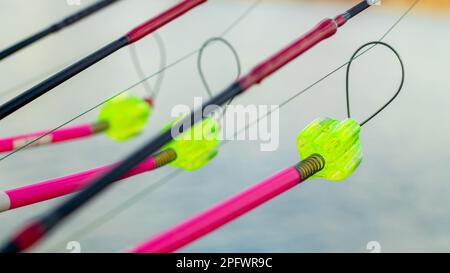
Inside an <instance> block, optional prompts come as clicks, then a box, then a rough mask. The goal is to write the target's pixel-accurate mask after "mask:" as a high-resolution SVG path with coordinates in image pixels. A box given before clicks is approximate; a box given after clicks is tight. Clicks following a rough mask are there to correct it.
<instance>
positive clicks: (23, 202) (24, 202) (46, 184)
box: [0, 118, 220, 212]
mask: <svg viewBox="0 0 450 273" xmlns="http://www.w3.org/2000/svg"><path fill="white" fill-rule="evenodd" d="M169 125H170V124H169ZM169 128H170V126H166V130H167V129H169ZM219 128H220V125H219V123H218V122H217V121H216V120H214V119H212V118H209V119H205V120H204V121H203V122H201V123H199V124H197V125H196V126H194V127H192V128H190V130H188V131H186V132H185V133H184V134H183V135H181V136H179V137H178V138H177V139H175V140H173V141H172V142H171V143H169V144H168V145H166V146H165V147H164V149H163V151H161V152H159V153H157V154H155V155H154V156H150V157H148V158H147V159H146V160H144V161H143V162H141V163H140V164H139V165H138V166H137V167H135V168H134V169H133V170H131V171H130V172H128V173H126V174H125V175H123V176H122V177H120V179H118V180H117V181H119V180H123V179H126V178H129V177H132V176H135V175H138V174H142V173H145V172H150V171H153V170H156V169H158V168H161V167H163V166H166V165H168V164H170V165H172V166H174V167H177V168H179V169H182V170H185V171H195V170H198V169H200V168H202V167H203V166H205V165H206V164H208V163H209V162H210V161H211V160H212V159H213V158H214V157H215V156H216V155H217V153H218V145H219V132H220V129H219ZM118 164H119V163H115V164H110V165H106V166H102V167H98V168H95V169H91V170H87V171H83V172H79V173H76V174H71V175H67V176H64V177H60V178H55V179H50V180H47V181H43V182H39V183H35V184H31V185H27V186H23V187H19V188H16V189H10V190H6V191H0V212H4V211H7V210H13V209H17V208H20V207H24V206H29V205H33V204H36V203H40V202H44V201H47V200H50V199H54V198H57V197H61V196H65V195H68V194H71V193H74V192H77V191H80V190H81V189H82V188H84V187H85V186H87V185H88V184H89V183H90V182H92V181H93V179H95V178H96V177H99V176H100V175H101V174H103V173H105V172H106V171H109V170H111V169H113V168H114V167H116V166H117V165H118Z"/></svg>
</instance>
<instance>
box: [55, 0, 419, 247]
mask: <svg viewBox="0 0 450 273" xmlns="http://www.w3.org/2000/svg"><path fill="white" fill-rule="evenodd" d="M419 2H420V0H415V1H414V3H413V4H412V5H411V7H410V8H408V9H407V10H406V11H405V12H404V13H403V15H402V16H401V17H399V19H398V20H397V21H396V22H395V23H394V24H393V25H392V26H391V27H390V28H389V29H388V30H387V31H386V32H385V33H384V34H383V35H382V36H381V38H380V39H379V41H382V40H384V39H385V38H386V37H387V36H388V35H389V34H390V33H391V32H392V31H393V30H394V29H395V27H396V26H397V25H398V24H399V23H400V22H401V21H403V19H404V18H405V17H406V16H407V15H408V14H409V13H410V12H411V10H413V8H414V7H415V6H416V5H417V4H418V3H419ZM375 46H376V45H374V46H371V47H369V48H368V49H366V50H364V51H362V52H361V53H360V54H359V55H357V56H356V57H355V58H354V60H356V59H357V58H358V57H360V56H362V55H364V54H366V53H367V52H369V51H370V50H371V49H373V48H374V47H375ZM348 63H349V62H348V61H347V62H345V63H344V64H342V65H340V66H338V67H336V68H335V69H333V70H332V71H331V72H329V73H327V74H325V75H324V76H323V77H321V78H320V79H319V80H317V81H315V82H314V83H312V84H311V85H309V86H307V87H306V88H304V89H302V90H301V91H299V92H297V93H296V94H295V95H294V96H292V97H290V98H289V99H287V100H285V101H284V102H283V103H281V104H280V105H279V106H278V107H277V108H276V109H274V110H271V111H268V112H267V113H266V114H264V115H261V116H260V117H258V118H257V119H256V120H255V121H253V122H251V123H249V124H248V125H247V126H245V127H243V128H241V129H240V130H238V131H236V132H235V133H234V137H236V136H237V135H239V134H241V133H243V132H245V131H247V130H248V129H249V128H250V127H252V126H254V125H256V124H259V122H260V121H261V120H263V119H265V118H267V117H270V116H271V115H272V113H273V112H274V111H277V110H279V109H281V108H283V107H284V106H286V105H287V104H289V103H290V102H292V101H293V100H295V99H296V98H298V97H299V96H300V95H302V94H304V93H306V92H307V91H308V90H310V89H312V88H313V87H314V86H316V85H317V84H319V83H320V82H322V81H324V80H325V79H327V78H328V77H330V76H331V75H333V74H335V73H336V72H338V71H339V70H341V69H342V68H344V67H345V66H347V65H348ZM230 142H231V141H229V140H226V141H223V142H221V143H220V144H219V145H220V147H223V146H225V145H227V144H228V143H230ZM182 173H183V172H181V171H180V170H174V171H172V172H171V174H173V177H171V178H169V179H168V180H167V181H165V182H161V180H158V181H157V182H155V183H158V184H157V185H156V186H155V185H154V184H151V185H149V186H147V187H146V188H144V189H143V190H142V192H144V193H142V192H139V193H137V194H135V195H132V196H130V197H129V198H128V199H126V200H125V201H123V202H121V203H120V204H118V205H117V206H116V207H114V208H113V209H111V210H109V211H108V212H106V213H105V214H103V215H101V216H100V217H98V218H96V219H94V221H93V222H90V223H88V224H87V225H85V226H84V227H83V228H81V229H80V230H78V231H76V232H74V233H72V234H71V235H69V236H67V237H66V238H67V239H65V240H61V241H60V242H61V243H59V245H61V244H63V243H65V242H67V241H69V240H72V239H77V240H80V239H81V238H85V237H86V236H87V235H88V234H90V233H92V232H93V231H95V230H97V229H98V228H100V227H102V226H104V225H105V224H107V223H109V222H110V221H111V220H113V219H114V218H116V217H117V216H119V214H121V213H124V212H125V211H126V210H128V209H129V208H130V207H132V206H134V205H135V204H136V203H137V202H139V201H140V200H142V199H143V198H145V197H147V196H148V195H149V194H152V193H154V192H155V191H156V190H158V189H159V188H160V187H162V186H164V185H166V184H168V183H169V182H170V180H172V179H175V178H176V177H178V176H180V175H181V174H182ZM99 219H101V221H100V220H99ZM56 248H57V245H54V246H53V247H52V248H51V249H56Z"/></svg>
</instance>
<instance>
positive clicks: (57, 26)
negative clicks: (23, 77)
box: [0, 0, 120, 61]
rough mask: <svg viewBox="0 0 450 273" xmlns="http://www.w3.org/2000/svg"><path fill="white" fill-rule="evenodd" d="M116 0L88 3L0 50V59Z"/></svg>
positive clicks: (116, 0)
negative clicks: (82, 7)
mask: <svg viewBox="0 0 450 273" xmlns="http://www.w3.org/2000/svg"><path fill="white" fill-rule="evenodd" d="M118 1H120V0H101V1H98V2H96V3H94V4H92V5H90V6H89V7H87V8H85V9H82V10H80V11H78V12H76V13H74V14H72V15H70V16H68V17H66V18H64V19H63V20H61V21H59V22H57V23H54V24H52V25H50V26H49V27H47V28H45V29H43V30H41V31H39V32H37V33H35V34H33V35H31V36H29V37H28V38H25V39H23V40H22V41H20V42H17V43H16V44H14V45H12V46H10V47H8V48H6V49H4V50H2V51H0V61H1V60H3V59H5V58H7V57H9V56H11V55H12V54H14V53H16V52H18V51H19V50H22V49H24V48H25V47H27V46H29V45H32V44H34V43H35V42H37V41H39V40H41V39H43V38H45V37H47V36H49V35H51V34H54V33H56V32H58V31H60V30H62V29H64V28H66V27H68V26H70V25H72V24H74V23H76V22H79V21H81V20H82V19H84V18H86V17H88V16H89V15H92V14H94V13H96V12H98V11H100V10H102V9H103V8H106V7H108V6H110V5H111V4H114V3H116V2H118Z"/></svg>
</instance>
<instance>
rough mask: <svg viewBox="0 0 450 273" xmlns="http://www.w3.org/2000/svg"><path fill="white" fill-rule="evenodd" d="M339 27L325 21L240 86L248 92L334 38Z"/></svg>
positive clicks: (251, 74)
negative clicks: (279, 70) (319, 44)
mask: <svg viewBox="0 0 450 273" xmlns="http://www.w3.org/2000/svg"><path fill="white" fill-rule="evenodd" d="M338 27H339V26H338V23H337V22H336V21H335V20H333V19H325V20H323V21H322V22H320V23H319V24H318V25H317V26H316V27H314V28H313V29H312V30H310V31H309V32H307V33H306V34H304V35H303V36H302V37H300V38H299V39H297V40H296V41H295V42H294V43H292V44H291V45H290V46H288V47H287V48H285V49H283V50H281V51H280V52H278V53H276V54H275V55H273V56H272V57H271V58H269V59H268V60H267V61H265V62H263V63H261V64H259V65H258V66H256V67H255V68H253V69H252V70H251V71H250V72H249V73H248V74H247V75H245V76H243V77H242V78H241V79H240V80H239V86H240V87H241V88H242V89H243V90H246V89H248V88H250V87H251V86H253V85H255V84H259V83H261V82H262V80H264V79H265V78H267V77H268V76H270V75H271V74H272V73H274V72H276V71H277V70H278V69H280V68H281V67H283V66H285V65H286V64H288V63H289V62H291V61H292V60H294V59H295V58H297V57H298V56H300V55H301V54H303V53H305V52H306V51H308V50H309V49H311V48H312V47H314V46H315V45H317V44H318V43H320V42H321V41H323V40H325V39H327V38H329V37H331V36H333V35H334V34H335V33H336V32H337V29H338Z"/></svg>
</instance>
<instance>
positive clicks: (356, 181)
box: [0, 0, 450, 252]
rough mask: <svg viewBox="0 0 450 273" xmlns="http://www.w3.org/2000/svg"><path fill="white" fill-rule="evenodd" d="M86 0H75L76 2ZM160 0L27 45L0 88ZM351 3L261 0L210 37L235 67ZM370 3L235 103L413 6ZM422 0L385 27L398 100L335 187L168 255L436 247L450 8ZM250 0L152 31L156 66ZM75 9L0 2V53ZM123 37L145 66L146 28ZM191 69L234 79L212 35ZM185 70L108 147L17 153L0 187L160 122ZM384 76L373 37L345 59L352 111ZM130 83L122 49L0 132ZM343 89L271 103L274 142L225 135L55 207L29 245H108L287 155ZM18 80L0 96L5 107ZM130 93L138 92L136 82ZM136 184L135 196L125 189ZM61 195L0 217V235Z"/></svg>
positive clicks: (449, 247) (80, 145)
mask: <svg viewBox="0 0 450 273" xmlns="http://www.w3.org/2000/svg"><path fill="white" fill-rule="evenodd" d="M92 2H93V1H91V0H89V1H88V0H82V2H81V3H82V6H81V7H83V6H84V5H88V4H90V3H92ZM176 2H177V1H174V0H165V1H146V0H127V1H121V2H120V3H119V4H116V5H114V6H112V7H111V8H108V9H106V10H105V11H102V12H101V13H99V14H97V15H95V16H93V17H90V18H89V19H87V20H85V21H83V22H81V23H79V24H77V25H76V26H73V27H71V28H70V29H67V30H65V31H63V32H61V33H59V34H57V35H53V36H52V37H50V38H48V39H45V40H44V41H42V42H39V43H38V44H36V45H34V46H33V47H30V48H28V49H26V50H24V51H22V52H20V53H19V54H17V55H15V56H13V57H11V58H8V59H6V60H5V61H3V62H1V63H0V86H1V90H8V89H9V88H11V87H13V86H15V85H17V84H19V83H23V82H26V81H27V80H29V79H31V78H34V77H36V76H39V75H41V74H42V73H43V72H47V73H48V72H51V71H52V69H53V71H56V70H57V69H55V68H57V67H59V66H64V65H67V64H69V63H71V62H72V61H74V60H76V59H77V58H79V57H82V56H84V55H86V54H87V53H89V52H91V51H93V50H95V49H97V48H99V47H101V46H103V45H104V44H106V43H107V42H109V41H111V40H113V39H115V38H117V37H119V36H121V35H122V34H123V33H125V32H126V31H128V30H129V29H130V28H132V27H133V26H135V25H137V24H139V23H140V22H142V21H144V20H146V19H147V18H149V17H150V16H153V15H155V14H157V13H159V12H160V11H162V10H164V9H166V8H168V7H169V6H171V5H173V4H174V3H176ZM354 2H356V1H343V2H341V1H269V0H266V1H262V2H261V4H260V5H258V6H257V7H256V8H255V9H254V10H253V11H252V12H251V13H249V14H248V16H246V17H245V18H244V19H243V20H242V21H241V22H240V24H239V25H237V26H236V27H235V28H234V29H232V30H231V31H230V32H229V33H228V34H227V36H226V38H227V39H228V40H229V41H230V43H232V44H233V45H234V46H235V47H236V49H237V51H238V53H239V55H240V57H241V61H242V65H243V69H244V71H247V70H248V69H249V68H251V67H252V66H253V65H255V64H256V63H257V62H258V61H260V60H263V59H264V58H266V57H267V56H268V55H269V54H271V53H273V52H274V51H276V50H278V49H279V48H281V47H282V46H284V45H286V44H287V43H289V42H291V41H292V40H293V39H294V38H296V37H298V36H299V35H300V34H302V33H304V32H305V31H307V30H309V29H310V28H311V27H312V26H313V25H314V24H315V23H316V22H318V21H319V20H321V19H323V18H324V17H329V16H333V15H336V14H338V13H341V12H342V11H343V10H345V9H346V8H347V7H348V6H349V5H351V4H353V3H354ZM384 2H385V3H386V4H387V5H382V6H381V7H376V8H373V9H371V10H370V11H368V12H365V13H363V14H361V15H360V16H359V17H358V18H356V19H355V20H353V21H352V22H350V23H349V24H348V25H347V26H345V27H344V28H342V29H341V30H340V31H339V33H338V34H337V35H336V36H335V37H333V38H331V39H330V40H328V41H326V42H324V43H322V44H321V45H319V46H317V47H316V48H314V50H312V51H310V52H309V53H308V54H306V55H304V56H303V57H301V58H300V59H298V60H296V61H294V62H293V63H292V64H290V65H289V66H287V67H286V68H285V69H283V70H282V71H280V72H279V73H277V74H276V75H274V76H273V77H271V78H270V79H269V80H267V81H265V82H264V83H263V84H262V85H261V86H258V87H256V88H253V89H252V91H251V92H248V93H247V94H245V95H243V96H242V97H240V98H239V99H238V100H237V101H236V103H240V104H244V105H247V104H254V103H256V104H263V105H264V104H269V105H272V104H279V103H281V102H283V101H284V100H286V99H287V98H289V97H290V96H292V95H294V94H295V93H296V92H298V91H300V90H302V89H303V88H305V87H307V86H308V85H310V84H312V83H313V82H315V81H316V80H318V79H319V78H321V77H322V76H323V75H324V74H326V73H328V72H330V71H331V70H333V69H334V68H336V67H337V66H339V65H341V64H343V63H345V62H346V61H347V60H348V59H349V58H350V56H351V55H352V53H353V52H354V51H355V50H356V49H357V48H358V47H359V46H360V45H362V44H363V43H365V42H368V41H373V40H377V39H379V38H380V37H381V35H383V34H384V32H385V31H386V30H387V29H388V28H389V27H390V26H391V25H392V24H393V23H394V22H395V21H396V20H397V19H398V18H399V17H400V16H401V14H402V13H403V12H404V11H405V9H406V8H407V6H408V5H410V4H411V3H412V2H413V1H403V2H405V5H403V6H395V7H390V6H389V2H394V1H384ZM430 2H433V1H426V0H424V1H422V3H421V4H419V6H418V7H417V9H414V10H413V11H412V12H411V13H410V14H409V15H408V16H407V17H406V18H405V19H404V20H403V21H402V22H401V23H400V24H399V25H398V26H397V27H396V28H395V29H394V30H393V31H392V33H390V34H389V36H388V37H387V38H386V41H387V42H389V43H390V44H392V45H393V46H394V47H395V48H396V49H397V50H398V51H399V53H400V54H401V56H402V57H403V59H404V62H405V66H406V73H407V78H406V82H405V87H404V90H403V93H402V95H401V96H400V97H399V99H398V100H397V101H395V103H394V104H393V105H392V106H391V107H390V108H388V110H386V111H385V112H383V113H382V114H381V115H380V116H379V117H377V118H376V119H375V120H374V121H372V122H371V123H369V124H368V125H367V126H366V127H365V128H364V129H363V131H362V135H361V140H362V144H363V149H364V153H365V158H364V161H363V164H362V165H361V167H360V168H359V169H358V170H357V171H356V173H355V174H354V175H353V176H352V177H351V178H349V179H347V180H346V181H343V182H341V183H331V182H327V181H323V180H314V181H310V182H308V183H305V184H303V185H301V186H299V187H297V188H295V189H293V190H291V191H290V192H288V193H286V194H283V195H282V196H280V197H279V198H276V199H275V200H273V201H271V202H270V203H268V204H266V205H264V206H262V207H260V208H258V209H256V210H255V211H253V212H251V213H249V214H248V215H246V216H244V217H242V218H240V219H238V220H237V221H235V222H233V223H231V224H229V225H227V226H225V227H224V228H222V229H220V230H218V231H216V232H214V233H212V234H210V235H209V236H207V237H205V238H203V239H201V240H199V241H198V242H196V243H194V244H192V245H190V246H189V247H187V248H185V249H183V250H182V251H186V252H192V251H196V252H197V251H200V252H249V251H251V252H311V251H312V252H367V249H366V245H367V243H368V242H370V241H377V242H379V243H380V244H381V246H382V250H383V251H386V252H400V251H406V252H417V251H423V252H448V251H450V217H448V215H450V207H449V206H448V201H449V196H450V169H449V165H450V164H449V163H450V153H449V151H450V137H449V135H450V122H449V121H448V118H449V117H450V107H449V102H450V95H449V91H450V81H449V70H448V64H449V61H450V55H449V53H448V49H449V48H450V39H449V37H450V16H449V13H448V12H446V11H443V10H439V9H431V10H430V9H422V7H423V8H425V7H427V6H428V4H429V3H430ZM252 3H253V1H250V0H249V1H237V0H236V1H234V0H211V1H209V3H207V4H205V5H204V6H202V7H199V8H198V9H196V10H195V11H193V12H191V13H190V14H188V15H187V16H184V17H183V18H181V19H179V20H177V21H176V22H174V23H171V24H170V25H168V26H167V27H164V28H163V29H162V30H161V31H159V32H158V33H159V34H160V35H161V36H162V37H163V39H164V41H165V43H166V47H167V51H168V58H169V62H173V61H175V60H177V59H178V58H180V57H182V56H184V55H185V54H187V53H189V52H191V51H193V50H194V49H197V48H198V47H200V45H201V44H202V43H203V42H204V41H205V40H207V39H208V38H210V37H213V36H217V35H220V34H221V33H222V32H223V31H224V30H225V29H226V28H227V27H228V26H229V24H231V23H232V22H233V21H234V20H235V19H236V18H238V17H239V16H240V15H241V14H242V13H243V12H244V11H245V10H247V9H248V8H249V7H250V6H251V5H252ZM427 3H428V4H427ZM81 7H78V6H70V5H68V4H67V3H66V1H63V0H39V1H29V0H16V1H10V0H0V14H1V16H0V21H1V23H2V28H1V35H0V48H4V47H6V46H7V45H9V44H11V43H12V42H14V41H17V40H19V39H20V38H22V37H24V36H26V35H27V34H30V33H32V32H34V31H36V30H38V29H40V28H41V27H42V26H46V25H48V24H50V23H51V22H53V21H55V20H58V19H60V18H62V17H64V16H65V15H68V14H70V13H72V12H74V11H75V10H77V9H79V8H81ZM136 47H137V50H138V53H139V57H140V58H141V62H142V63H143V65H144V69H145V73H146V74H147V75H150V74H152V73H154V72H155V71H157V68H158V65H159V64H158V59H159V57H158V50H157V47H156V45H155V42H154V39H152V38H151V37H148V38H145V39H143V40H142V41H140V42H139V43H138V44H137V45H136ZM204 64H205V70H206V71H207V73H206V74H207V78H208V80H209V82H210V83H211V86H212V88H213V89H214V90H217V91H218V90H220V89H222V88H223V87H225V86H227V85H228V83H229V82H231V81H232V80H233V79H234V77H235V73H236V72H235V69H236V68H235V63H234V60H233V59H232V58H231V54H230V53H229V51H227V50H226V49H225V48H224V47H223V46H219V45H217V46H211V47H210V48H209V49H208V50H207V52H206V53H205V60H204ZM195 67H196V58H195V57H191V58H189V59H188V60H186V61H184V62H182V63H180V64H178V65H176V66H174V67H173V68H170V69H169V70H167V71H166V73H165V80H164V82H163V85H162V90H161V96H160V98H159V99H158V101H157V107H156V109H155V112H154V114H153V116H152V119H151V122H150V124H149V126H148V128H147V129H146V131H145V133H144V134H142V135H141V136H139V137H138V138H136V139H134V140H132V141H130V142H126V143H114V142H112V141H109V140H108V139H107V138H106V137H105V136H98V137H93V138H89V139H87V140H82V141H74V142H69V143H65V144H61V145H53V146H51V147H42V148H37V149H32V150H28V151H23V152H19V153H17V154H15V155H14V156H11V157H9V158H7V159H5V160H3V161H1V162H0V188H1V189H9V188H14V187H18V186H21V185H26V184H29V183H31V182H36V181H41V180H45V179H49V178H54V177H59V176H63V175H66V174H69V173H74V172H78V171H82V170H85V169H89V168H93V167H97V166H100V165H105V164H108V163H112V162H115V161H117V160H120V159H122V158H124V157H125V156H126V155H128V154H129V153H130V152H131V151H133V150H134V149H136V148H137V147H139V146H140V145H142V143H144V142H145V141H147V140H148V139H149V138H150V137H151V136H153V135H154V134H155V133H157V132H158V130H159V128H161V126H163V125H164V124H165V123H167V122H168V121H169V120H170V111H169V110H170V109H171V108H172V107H173V106H174V105H177V104H180V103H182V104H187V105H192V104H193V100H192V98H193V96H205V92H204V88H203V86H202V84H201V81H200V78H199V76H198V73H197V72H196V69H195ZM41 78H44V76H43V75H41ZM399 79H400V69H399V66H398V62H397V60H396V59H395V58H394V57H393V56H392V53H390V52H389V51H387V50H386V49H384V48H375V49H374V50H372V51H371V52H370V53H368V54H366V55H365V56H364V57H362V58H361V59H360V60H358V61H357V63H355V65H354V67H353V72H352V78H351V81H352V83H351V84H352V91H353V94H352V103H353V105H354V106H353V109H354V110H353V112H354V116H355V118H356V119H357V120H362V119H363V118H364V117H366V116H368V115H369V114H370V113H372V112H373V111H374V110H375V109H376V108H377V107H378V106H379V105H381V104H382V103H383V102H385V101H386V100H387V98H388V97H389V96H391V94H392V92H394V91H395V88H396V87H397V85H398V82H399ZM138 80H139V79H138V77H137V75H136V73H135V71H134V69H133V66H132V63H131V61H130V55H129V51H128V50H127V49H123V50H121V51H119V52H117V53H116V54H114V55H112V56H111V57H109V58H107V59H105V60H103V61H101V62H100V63H98V64H97V65H95V66H93V67H92V68H90V69H88V70H86V71H85V72H83V73H81V74H80V75H78V76H76V77H74V78H73V79H71V80H69V81H68V82H66V83H64V84H62V85H61V86H59V87H57V88H55V89H54V90H53V91H52V92H50V93H49V94H47V95H45V96H43V97H41V98H40V99H38V100H36V101H35V102H33V103H32V104H30V105H29V106H27V107H25V108H23V109H21V110H20V111H18V112H17V113H15V114H14V115H12V116H10V117H9V118H7V119H5V120H3V121H1V125H0V135H1V136H9V135H13V134H17V133H23V132H29V131H35V130H41V129H46V128H53V127H55V126H57V125H59V124H61V123H63V122H65V121H66V120H68V119H70V118H72V117H73V116H75V115H77V114H78V113H80V112H83V111H84V110H86V109H88V108H90V107H92V106H93V105H96V104H97V103H98V102H100V101H102V100H104V99H105V98H107V97H109V96H111V95H113V94H115V93H117V92H118V91H121V90H123V89H125V88H127V87H128V86H130V85H131V84H132V83H134V82H136V81H138ZM151 82H152V81H151ZM344 84H345V71H344V70H340V71H339V72H338V73H335V74H334V75H332V76H331V77H329V78H328V79H326V80H325V81H323V82H321V83H320V84H318V85H317V86H315V87H314V88H313V89H311V90H309V91H308V92H307V93H305V94H304V95H302V96H301V97H299V98H298V99H296V100H295V101H293V102H291V103H290V104H289V105H287V106H286V107H284V108H283V109H282V110H281V113H280V147H279V149H278V150H276V151H274V152H261V151H260V145H259V144H260V143H259V142H256V141H235V142H232V143H230V144H227V145H226V146H224V148H223V149H222V150H221V151H220V154H219V156H218V157H217V158H216V159H214V160H213V161H212V162H211V164H209V165H208V166H206V167H205V168H203V169H201V170H199V171H196V172H187V173H182V174H181V175H179V176H178V177H176V178H174V179H171V180H164V179H163V177H164V176H165V175H167V174H169V173H171V172H172V171H173V169H171V167H168V168H166V169H161V170H158V171H156V172H154V173H151V174H143V175H140V176H137V177H134V178H131V179H128V180H126V181H124V182H122V183H119V184H116V185H115V186H114V187H112V188H111V189H109V191H108V192H107V193H105V194H103V195H101V197H99V198H97V199H96V200H95V201H94V202H92V203H91V204H89V206H87V207H85V208H84V209H83V210H82V211H81V212H80V213H78V214H77V215H76V216H75V217H72V218H70V220H69V221H67V222H66V223H65V225H64V226H63V227H61V228H59V229H58V231H57V232H56V233H54V234H53V236H51V238H50V239H49V240H46V241H45V242H44V244H41V245H39V246H38V247H37V248H35V249H33V251H36V252H42V251H60V252H65V251H67V250H66V249H65V244H66V242H68V241H79V242H80V243H81V245H82V251H84V252H111V251H120V250H123V249H126V248H127V247H130V246H132V245H134V244H136V243H137V242H139V241H141V240H143V239H145V238H147V237H149V236H150V235H152V234H154V233H156V232H158V231H161V230H163V229H164V228H167V227H169V226H171V225H172V224H175V223H177V222H179V221H180V220H182V219H184V218H186V217H188V216H191V215H193V214H194V213H196V212H198V211H200V210H202V209H204V208H206V207H208V206H210V205H212V204H214V203H216V202H218V201H220V200H222V199H224V198H226V197H228V196H230V195H232V194H234V193H236V192H238V191H240V190H242V189H244V188H246V187H248V186H249V185H251V184H254V183H256V182H257V181H259V180H261V179H263V178H265V177H267V176H269V175H270V174H273V173H275V172H277V171H278V170H281V169H283V168H286V167H288V166H291V165H293V164H295V163H296V162H297V161H298V154H297V151H296V147H295V139H296V137H297V134H298V133H299V132H300V130H302V128H304V126H306V125H307V124H308V123H309V122H311V121H312V120H313V119H315V118H317V117H322V116H329V117H333V118H339V119H343V118H345V117H346V112H345V98H344V91H345V85H344ZM30 85H31V84H29V85H28V86H30ZM28 86H23V87H22V88H21V89H19V90H17V91H15V92H11V93H9V94H8V95H6V96H3V97H1V98H0V101H1V102H5V101H6V100H7V99H9V98H12V97H13V96H14V95H17V94H18V93H19V92H20V91H24V90H25V89H26V87H28ZM1 90H0V91H1ZM132 92H133V93H135V94H141V95H142V94H144V90H143V88H142V86H139V87H136V88H134V89H133V90H132ZM95 116H96V111H94V112H92V113H90V114H88V115H86V116H84V117H83V118H81V119H80V120H77V121H76V122H75V123H82V122H89V121H92V120H93V119H95ZM159 179H163V181H164V184H162V185H161V183H159V184H156V185H159V187H158V188H157V189H156V190H154V191H151V192H150V193H148V192H147V191H149V187H152V186H153V185H155V183H156V182H157V181H158V180H159ZM138 193H141V195H139V199H138V198H137V197H133V196H135V195H136V194H138ZM130 198H131V200H133V205H132V206H130V207H126V206H125V204H123V202H124V201H125V200H127V199H130ZM63 199H64V198H61V199H58V200H53V201H50V202H45V203H42V204H39V205H36V206H31V207H27V208H22V209H19V210H16V211H11V212H6V213H3V214H1V215H0V241H3V240H4V239H5V238H6V237H7V236H9V235H10V234H11V233H12V232H14V231H15V230H16V229H17V228H18V227H19V226H20V225H21V224H23V223H24V222H25V221H27V220H29V219H32V218H33V217H34V216H36V215H38V214H40V213H42V212H45V211H46V210H48V209H49V208H51V207H53V206H55V205H58V204H59V203H60V202H61V201H62V200H63ZM121 204H123V205H121ZM115 206H122V208H124V209H125V210H124V211H122V212H121V213H120V214H117V215H115V216H114V218H112V219H110V221H107V222H106V221H104V220H101V223H102V225H101V226H100V225H99V223H95V224H94V225H93V226H91V227H90V228H89V232H87V233H86V234H83V236H80V235H76V236H71V235H70V234H72V233H73V232H75V231H77V230H79V229H80V228H82V227H83V226H85V225H87V224H89V223H91V222H92V221H93V220H94V219H96V218H97V217H99V216H100V215H102V214H104V213H105V212H107V211H108V210H110V209H111V208H113V207H115ZM94 228H95V229H94ZM61 242H63V243H62V244H61Z"/></svg>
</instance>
